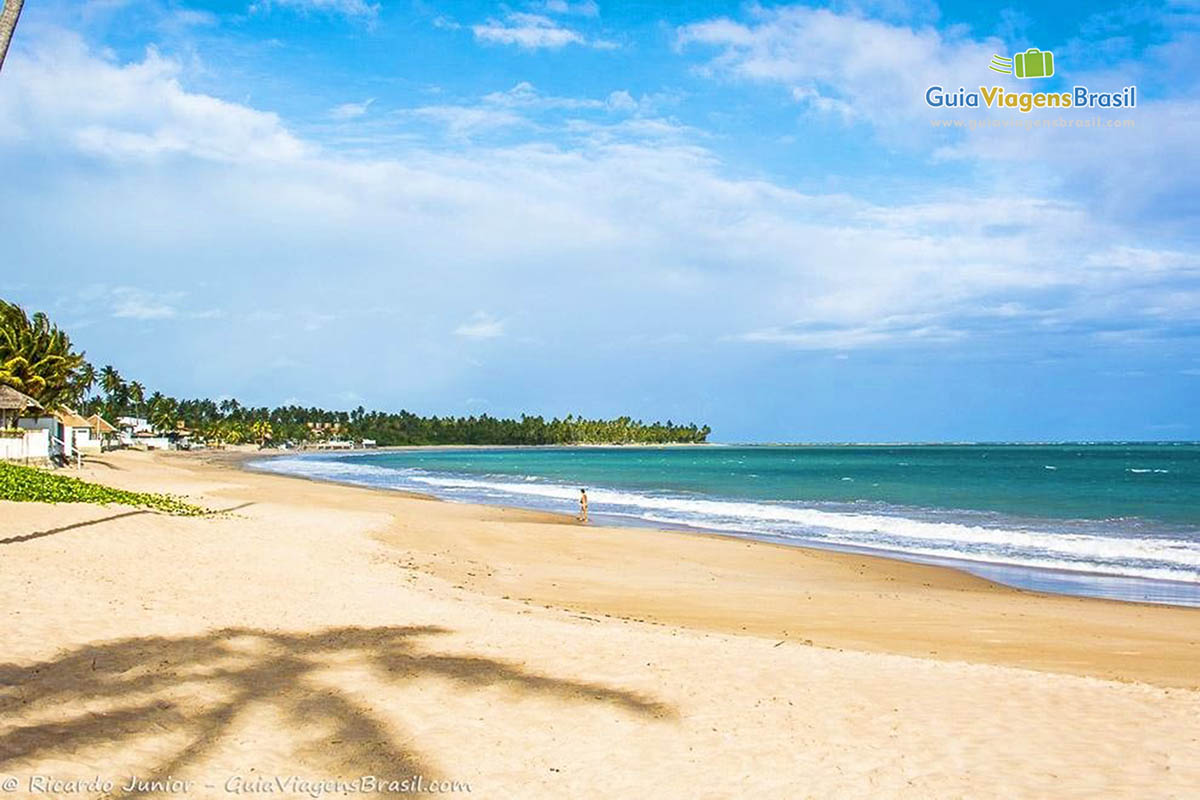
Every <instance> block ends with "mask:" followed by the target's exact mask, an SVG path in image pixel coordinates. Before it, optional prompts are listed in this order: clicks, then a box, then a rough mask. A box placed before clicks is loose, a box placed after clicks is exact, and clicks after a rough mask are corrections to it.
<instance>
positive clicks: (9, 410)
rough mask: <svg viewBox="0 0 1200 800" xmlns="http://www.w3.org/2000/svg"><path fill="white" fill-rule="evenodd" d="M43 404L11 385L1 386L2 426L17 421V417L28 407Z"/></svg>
mask: <svg viewBox="0 0 1200 800" xmlns="http://www.w3.org/2000/svg"><path fill="white" fill-rule="evenodd" d="M41 407H42V404H41V403H39V402H38V401H37V400H34V399H33V398H32V397H30V396H29V395H27V394H23V393H21V392H18V391H17V390H16V389H14V388H12V387H11V386H0V428H8V427H10V426H12V425H13V424H15V423H16V420H17V417H19V416H21V414H22V413H23V412H24V411H25V409H27V408H37V409H40V408H41Z"/></svg>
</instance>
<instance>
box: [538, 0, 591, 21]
mask: <svg viewBox="0 0 1200 800" xmlns="http://www.w3.org/2000/svg"><path fill="white" fill-rule="evenodd" d="M541 7H542V9H543V10H544V11H546V12H548V13H550V14H577V15H579V16H581V17H598V16H600V6H598V5H597V4H596V0H580V2H574V3H573V2H570V0H545V2H544V3H542V6H541Z"/></svg>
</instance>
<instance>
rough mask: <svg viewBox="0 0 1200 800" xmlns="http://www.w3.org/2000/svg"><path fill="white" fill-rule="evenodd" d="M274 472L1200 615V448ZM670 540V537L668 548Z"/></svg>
mask: <svg viewBox="0 0 1200 800" xmlns="http://www.w3.org/2000/svg"><path fill="white" fill-rule="evenodd" d="M254 466H255V467H256V468H259V469H267V470H270V471H277V472H284V473H288V474H295V475H303V476H307V477H313V478H321V479H328V480H335V481H342V482H347V483H355V484H361V485H370V486H378V487H386V488H395V489H405V490H412V491H420V492H424V493H427V494H433V495H436V496H439V497H443V498H446V499H450V500H461V501H468V502H483V503H492V504H498V505H510V506H519V507H525V508H535V509H544V510H553V511H560V512H570V513H574V511H575V510H576V504H577V501H578V496H579V492H578V490H579V488H580V487H587V489H588V495H589V499H590V502H591V511H592V514H593V517H594V518H596V519H597V521H599V522H602V523H603V522H611V523H620V524H643V525H654V526H658V527H664V528H667V529H680V528H692V529H702V530H711V531H721V532H726V533H733V534H736V535H742V536H747V537H751V538H757V539H764V540H768V541H774V542H780V543H785V544H795V545H803V546H815V547H826V548H832V549H839V550H851V551H856V552H870V553H873V554H877V555H884V556H891V557H895V558H903V559H906V560H914V561H922V562H932V563H943V564H949V565H952V566H957V567H959V568H963V569H967V570H969V571H971V572H974V573H976V574H980V575H983V576H985V577H989V578H992V579H994V580H998V581H1000V582H1003V583H1008V584H1011V585H1015V586H1019V587H1024V588H1033V589H1040V590H1046V591H1057V592H1065V593H1071V594H1084V595H1095V596H1104V597H1114V598H1119V599H1127V600H1144V601H1152V602H1171V603H1180V604H1186V605H1200V445H1197V444H1184V443H1158V444H1059V445H978V444H973V445H911V446H890V445H862V446H859V445H844V446H816V445H806V446H782V445H780V446H774V445H763V446H722V445H714V446H699V447H661V448H657V447H619V448H617V447H606V448H589V447H570V448H496V449H482V448H481V449H450V450H403V451H381V452H355V453H339V454H312V455H298V456H284V457H280V458H271V459H263V460H260V461H257V462H255V464H254ZM664 535H669V534H664Z"/></svg>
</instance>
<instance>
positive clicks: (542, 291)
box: [0, 40, 1200, 383]
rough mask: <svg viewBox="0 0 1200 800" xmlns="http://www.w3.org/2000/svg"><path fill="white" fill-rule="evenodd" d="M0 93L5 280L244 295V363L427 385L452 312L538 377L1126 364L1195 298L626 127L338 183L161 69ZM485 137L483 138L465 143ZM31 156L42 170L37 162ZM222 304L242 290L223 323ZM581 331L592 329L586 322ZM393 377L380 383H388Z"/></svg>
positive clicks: (513, 112)
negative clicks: (374, 368) (269, 356)
mask: <svg viewBox="0 0 1200 800" xmlns="http://www.w3.org/2000/svg"><path fill="white" fill-rule="evenodd" d="M64 41H65V44H64ZM10 68H11V69H12V73H11V76H10V77H12V78H13V79H12V80H9V81H5V82H3V83H0V142H3V144H4V146H3V147H0V166H3V168H4V169H5V171H6V174H9V175H12V176H14V177H13V178H12V180H10V181H7V182H6V183H5V186H7V187H8V188H7V189H4V188H2V187H0V192H8V193H9V194H10V196H3V195H0V201H3V204H4V207H5V208H6V209H7V210H8V211H6V213H7V214H8V215H9V230H10V231H12V232H13V234H12V236H11V237H10V239H9V241H8V242H7V245H6V246H7V247H8V248H9V254H8V256H7V258H9V260H10V261H11V262H12V263H13V264H16V265H17V266H18V267H20V266H21V265H28V264H32V263H34V260H35V258H36V254H38V253H44V252H47V251H48V250H49V249H53V250H54V251H55V252H56V253H58V254H59V256H58V258H59V259H60V260H61V262H62V263H64V264H82V263H92V261H93V260H94V259H95V257H96V254H97V253H101V254H119V256H117V255H111V256H109V257H106V258H105V263H104V267H105V271H106V273H107V274H110V275H111V276H112V279H113V281H114V282H118V283H119V284H120V285H126V286H138V285H153V284H152V283H149V284H148V282H149V281H152V280H153V279H154V276H155V275H159V274H161V270H163V269H165V268H169V269H171V270H173V271H177V272H178V274H187V275H189V276H202V277H203V278H204V280H205V281H207V284H206V285H204V286H201V285H197V286H195V287H189V297H194V298H195V300H196V302H195V304H194V305H196V306H197V307H201V308H203V307H214V306H216V305H218V304H223V303H224V302H226V301H230V302H240V301H239V299H238V298H243V299H246V302H250V301H251V300H253V299H254V298H256V297H257V296H258V295H257V293H256V291H255V289H254V288H253V287H252V286H249V285H247V282H248V281H250V282H252V281H259V282H260V283H261V284H262V287H263V288H264V289H265V288H267V287H269V292H264V296H269V297H270V298H271V302H272V303H277V304H278V305H279V307H281V308H285V309H289V313H286V314H283V315H282V316H281V317H280V318H279V319H278V320H277V321H276V322H274V323H272V324H271V326H270V327H269V328H268V329H266V330H265V331H264V332H261V333H260V334H259V335H266V336H277V337H280V341H281V342H286V343H287V344H288V345H289V346H293V345H294V346H297V347H299V346H303V345H305V343H307V342H310V341H311V345H310V346H311V347H314V348H320V347H335V346H338V341H339V340H337V339H322V340H318V339H316V338H313V339H311V340H309V339H306V338H305V337H309V336H311V337H317V336H318V335H321V336H326V337H343V336H348V335H349V334H348V333H347V332H346V331H345V330H342V328H341V326H322V325H315V324H314V323H313V320H314V319H324V318H325V316H324V315H328V314H330V313H332V312H331V309H348V310H351V311H352V312H353V313H354V315H355V318H356V319H357V320H359V322H358V323H356V326H368V327H369V326H372V325H375V326H378V331H379V333H380V335H381V336H383V337H384V339H385V340H386V339H389V338H390V337H404V339H405V341H406V342H408V343H410V344H411V347H406V352H409V351H411V352H412V353H413V354H414V355H412V356H411V357H412V358H424V359H426V360H431V361H434V362H436V364H437V366H436V367H430V368H426V367H425V366H422V367H421V370H420V371H419V374H422V375H428V376H429V377H428V380H429V381H430V382H432V383H436V382H437V381H438V380H441V379H442V378H439V375H442V374H443V372H449V371H452V370H453V369H454V368H455V364H456V362H455V361H454V359H453V357H451V356H449V355H446V354H445V352H444V351H443V350H441V349H439V348H442V347H444V345H443V344H442V343H441V342H442V340H444V339H445V338H446V337H445V324H446V323H445V319H447V315H451V314H454V315H460V314H461V313H462V311H461V310H462V309H463V308H464V307H465V308H497V307H520V308H522V309H528V312H527V313H528V314H529V318H528V320H527V322H528V327H529V328H530V329H534V330H537V331H539V335H540V336H542V337H543V338H544V340H546V341H547V342H548V344H546V345H545V346H544V347H545V348H546V349H549V350H553V349H555V348H574V347H576V346H578V345H579V344H580V343H589V342H590V343H596V342H610V341H617V340H618V337H617V334H618V333H619V334H620V336H626V337H627V336H629V335H634V334H641V335H644V336H647V337H653V336H656V335H658V334H659V333H661V331H663V330H670V331H677V332H681V333H683V334H685V335H686V336H687V340H688V342H690V343H700V344H697V345H696V346H703V344H704V343H709V344H711V343H714V342H718V341H723V342H726V343H729V344H730V345H733V346H743V347H752V346H785V347H793V348H801V349H825V350H833V351H837V352H844V351H848V350H854V349H865V348H879V347H886V346H888V345H889V344H893V343H910V344H919V345H921V346H925V347H946V346H952V345H956V344H959V343H963V342H970V341H972V340H973V339H974V338H975V337H978V336H981V335H983V336H985V337H986V338H987V339H988V340H989V341H994V340H996V339H998V338H1002V337H1005V336H1023V337H1033V338H1040V337H1047V336H1051V337H1053V336H1058V337H1074V338H1076V339H1078V338H1088V337H1096V336H1103V335H1105V333H1106V332H1111V331H1112V330H1113V328H1114V326H1117V327H1119V328H1121V329H1122V330H1130V331H1138V332H1139V333H1138V335H1139V336H1140V337H1141V338H1142V340H1144V341H1145V340H1152V339H1154V337H1162V338H1169V337H1171V336H1176V337H1177V336H1178V335H1179V334H1180V331H1181V330H1186V325H1187V324H1188V323H1187V320H1188V319H1194V313H1195V308H1196V305H1195V303H1196V297H1197V294H1198V293H1200V277H1198V267H1197V263H1196V258H1195V257H1194V256H1192V255H1191V254H1190V253H1189V252H1188V251H1187V249H1186V248H1183V247H1179V246H1173V245H1172V244H1171V243H1170V242H1168V241H1160V240H1158V239H1156V238H1155V237H1154V236H1152V235H1149V234H1141V235H1134V234H1131V233H1129V232H1128V231H1127V230H1126V229H1124V228H1122V227H1120V226H1116V225H1113V224H1111V223H1108V222H1105V221H1104V220H1100V219H1097V218H1096V217H1095V216H1094V215H1093V214H1092V213H1091V212H1090V211H1089V210H1088V208H1087V207H1086V205H1085V204H1082V203H1079V202H1075V201H1072V200H1070V199H1069V198H1059V197H1052V196H1051V197H1047V196H1041V195H1039V194H1038V193H1036V192H1030V191H1029V190H1028V189H1027V187H1019V188H1018V189H1014V190H1012V191H1005V190H1004V189H1003V187H999V188H997V189H996V190H994V191H993V192H992V193H982V192H978V191H976V190H973V189H971V188H969V187H967V188H963V189H962V190H945V191H943V193H942V194H940V195H939V196H937V197H933V198H921V199H913V200H905V201H899V202H882V201H879V200H868V199H865V198H861V197H854V196H850V195H844V194H820V193H805V192H801V191H797V190H796V189H794V188H791V187H788V186H785V185H782V184H779V183H776V182H772V181H770V180H767V179H765V178H743V177H738V176H737V175H734V174H730V169H729V167H728V166H727V165H726V164H725V163H723V162H722V160H721V159H720V158H719V157H718V156H717V155H716V154H715V153H714V152H712V151H711V150H709V149H706V148H705V147H703V146H701V145H699V144H697V143H696V141H695V138H694V137H690V136H689V135H688V132H687V130H686V129H681V128H678V127H672V126H670V125H669V124H667V123H663V122H661V121H657V120H640V119H623V120H621V121H620V122H617V123H614V124H611V125H608V126H607V127H606V126H605V125H604V123H602V122H592V123H590V125H591V127H590V128H589V129H588V133H589V135H587V136H583V137H576V138H572V139H570V140H569V142H570V143H569V144H568V143H564V141H563V140H559V141H558V142H557V143H552V142H550V141H547V140H545V139H541V138H537V137H536V136H535V137H534V138H532V139H530V140H528V141H525V142H523V143H517V144H507V145H504V146H494V145H493V146H483V145H478V144H473V143H472V142H471V141H466V142H464V143H463V144H462V146H460V147H457V148H455V149H454V150H452V151H448V150H445V149H442V148H439V147H437V146H434V145H436V144H437V143H440V142H441V141H442V136H441V135H439V136H437V137H431V139H430V143H429V144H422V143H421V142H420V140H419V139H418V140H416V141H415V142H414V143H410V144H408V145H406V146H404V147H397V148H393V149H392V150H390V151H389V152H388V153H387V154H386V155H374V156H363V155H354V156H351V155H348V154H345V153H336V152H329V151H328V150H326V149H325V148H322V147H318V146H316V145H314V144H312V143H309V142H306V141H304V140H303V139H301V138H300V137H299V136H297V135H296V134H294V133H293V132H292V131H290V130H289V129H288V128H287V127H286V125H284V124H283V123H282V121H281V120H280V119H279V118H278V117H277V116H276V115H274V114H272V113H270V112H265V111H261V110H258V109H254V108H251V107H249V106H246V105H240V104H236V103H231V102H228V101H223V100H218V99H216V98H213V97H210V96H207V95H204V94H201V93H198V92H194V91H189V90H188V89H186V88H185V87H184V86H183V85H182V83H181V78H180V75H179V72H178V70H177V68H176V67H174V66H172V64H171V62H170V60H169V59H165V58H163V57H162V56H160V55H158V54H155V53H150V54H147V55H146V56H145V57H144V58H143V59H141V60H139V61H134V62H131V63H127V64H120V63H116V62H114V61H111V60H108V59H106V58H103V57H100V56H99V55H97V54H95V53H90V52H88V51H86V49H85V48H83V47H82V46H81V45H79V43H78V42H73V43H72V42H71V41H70V40H59V41H58V43H57V44H54V45H53V46H50V47H49V49H48V51H45V52H35V53H34V54H33V55H32V56H29V55H25V54H23V53H18V54H16V55H15V56H13V57H12V61H11V62H10V64H8V65H6V74H9V73H8V72H7V70H8V69H10ZM17 76H19V79H17ZM503 95H504V96H503V97H501V98H497V99H494V100H493V101H489V102H488V103H485V104H482V105H481V107H480V108H479V109H462V108H455V107H428V108H425V109H417V110H415V111H414V112H412V113H411V114H409V115H407V116H405V117H403V119H404V120H411V119H426V120H433V121H437V122H439V124H447V125H451V126H454V125H457V126H458V128H457V129H458V130H459V131H464V132H465V131H469V130H471V129H472V126H475V127H476V128H478V126H487V125H509V126H521V125H524V124H525V123H524V122H523V121H524V120H525V119H526V118H525V117H524V116H522V114H521V113H520V112H521V110H522V108H523V107H525V106H526V105H528V104H531V103H532V104H537V103H542V102H546V98H543V97H542V96H541V95H540V94H539V93H537V92H536V90H535V89H534V88H533V87H532V86H527V85H522V84H518V85H517V86H515V87H514V88H513V89H512V90H511V91H510V92H506V93H503ZM603 102H606V103H607V102H608V101H603ZM618 104H620V103H618ZM481 109H482V110H483V111H488V112H490V114H491V115H492V116H490V117H489V116H486V115H485V116H482V117H472V116H471V114H477V113H478V112H479V111H480V110H481ZM638 126H641V128H644V127H645V126H651V127H654V126H658V127H660V128H661V127H663V126H665V127H666V128H668V129H669V130H670V135H649V134H648V133H647V132H646V131H644V130H642V129H641V128H639V127H638ZM531 130H534V132H535V134H536V129H534V128H531ZM87 131H105V132H110V133H108V134H106V136H107V138H104V137H101V138H100V139H96V138H89V136H87V135H83V133H81V132H84V133H86V132H87ZM127 141H133V142H137V143H138V146H136V147H134V146H130V145H129V144H127ZM48 148H53V149H54V150H53V152H54V158H53V159H49V160H48V159H46V158H44V157H42V158H37V159H34V158H31V157H30V154H31V153H34V154H36V153H43V154H44V153H46V152H49V150H48ZM79 155H82V156H85V157H86V158H87V159H90V161H88V162H87V166H86V167H80V166H79V159H78V158H76V156H79ZM166 156H169V158H165V157H166ZM164 159H165V160H164ZM47 164H52V165H53V169H47V168H46V166H45V165H47ZM31 165H36V166H31ZM18 186H19V187H21V188H20V190H19V196H11V193H12V192H15V191H17V189H16V188H15V187H18ZM51 208H52V209H53V213H48V209H51ZM31 254H34V255H31ZM330 270H336V272H337V275H338V281H337V282H336V284H331V283H330V282H329V281H328V276H329V272H330ZM231 282H232V283H231ZM227 285H238V286H239V287H241V288H239V292H238V298H229V297H228V292H227V291H226V290H224V289H222V288H220V287H223V286H227ZM253 303H254V305H255V306H257V304H258V303H257V300H253ZM580 303H583V304H585V305H586V307H587V308H588V309H591V310H601V311H602V312H603V313H586V314H585V313H579V310H578V309H579V305H580ZM114 308H115V309H116V310H117V311H118V312H119V313H120V314H121V315H122V316H123V317H125V318H141V319H152V318H160V319H166V318H169V317H170V316H171V315H172V314H174V315H177V316H178V315H181V314H182V313H183V312H182V311H180V309H179V308H178V299H177V298H164V297H157V296H142V295H138V294H135V293H130V294H128V295H125V296H122V297H119V298H117V299H116V301H115V304H114ZM293 308H301V309H302V308H308V309H310V313H308V314H307V315H306V314H302V313H291V312H290V309H293ZM234 310H236V309H234ZM250 310H252V309H251V308H243V309H242V311H243V314H234V313H232V311H233V310H231V313H230V315H229V318H230V323H229V328H230V331H231V332H230V333H229V335H233V334H234V333H236V331H237V327H236V326H238V325H259V326H261V325H263V323H262V322H261V321H259V322H254V321H251V320H248V313H249V311H250ZM449 318H451V319H454V318H456V317H454V316H451V317H449ZM651 322H653V325H651ZM223 327H224V326H223ZM335 327H336V328H337V330H335ZM317 328H320V330H317ZM357 329H358V328H357V327H356V330H357ZM255 330H256V331H257V330H258V329H257V328H256V329H255ZM453 333H454V334H456V335H457V337H458V338H468V339H469V338H476V339H486V338H498V337H501V336H503V334H505V333H506V330H505V322H504V321H503V320H502V319H499V318H497V317H494V316H491V315H489V314H487V313H485V312H480V313H478V314H476V315H475V316H474V317H472V318H470V319H468V320H466V321H464V322H463V323H462V324H460V325H459V326H458V327H457V328H455V329H454V331H453ZM214 335H216V334H214ZM221 335H225V334H224V332H222V333H221ZM504 338H505V342H506V344H512V345H513V346H518V344H519V343H518V342H517V341H516V339H515V337H511V336H507V337H504ZM423 342H424V343H425V344H422V343H423ZM218 344H219V343H214V344H213V346H218ZM422 347H424V348H427V349H425V350H422ZM431 354H435V355H437V356H438V357H437V358H434V357H433V355H431ZM407 357H409V356H405V355H395V354H390V353H388V354H383V355H381V356H380V358H381V359H383V361H382V362H381V363H383V364H384V365H385V366H387V365H390V366H392V367H395V369H396V370H399V369H400V365H398V364H397V363H396V362H397V360H398V359H402V358H407ZM389 359H390V360H389ZM439 370H440V371H443V372H439Z"/></svg>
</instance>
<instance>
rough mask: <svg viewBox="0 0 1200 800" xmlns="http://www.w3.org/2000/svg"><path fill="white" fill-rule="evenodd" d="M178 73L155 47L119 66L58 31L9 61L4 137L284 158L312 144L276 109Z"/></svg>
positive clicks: (1, 100)
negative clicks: (189, 82)
mask: <svg viewBox="0 0 1200 800" xmlns="http://www.w3.org/2000/svg"><path fill="white" fill-rule="evenodd" d="M180 72H181V67H180V64H179V63H178V62H177V61H175V60H173V59H170V58H165V57H163V56H162V55H160V54H159V53H158V51H157V50H155V49H154V48H153V47H151V48H149V49H148V50H147V51H146V54H145V56H144V57H143V58H142V59H141V60H140V61H134V62H130V63H127V64H118V63H115V62H113V61H110V60H107V59H104V58H99V57H97V56H95V55H93V54H91V53H89V52H88V51H87V48H86V47H85V46H84V44H83V43H82V42H81V41H80V40H79V39H78V38H77V37H75V36H72V35H66V34H61V35H56V36H54V37H53V43H52V44H51V45H50V46H48V47H43V48H38V49H37V50H35V52H34V55H33V57H32V59H26V58H12V59H11V62H10V63H6V64H5V73H6V75H7V76H8V80H7V81H6V82H5V88H6V89H9V91H4V92H0V120H3V121H2V122H0V141H7V142H8V143H9V144H10V145H12V144H16V143H18V142H20V143H23V144H26V145H29V146H33V147H35V148H51V147H61V146H66V147H69V148H71V149H74V150H78V151H81V152H83V153H87V154H90V155H95V156H99V157H105V158H107V157H115V158H128V159H141V160H144V159H155V158H162V157H170V156H173V155H190V156H199V157H201V158H205V159H212V160H220V161H250V160H258V161H261V160H278V161H285V160H289V159H294V158H297V157H299V156H301V155H303V154H304V152H305V150H306V145H305V144H303V143H302V142H301V141H300V140H299V139H298V138H297V137H295V136H294V135H292V134H291V133H290V132H289V131H288V130H287V129H286V128H285V127H284V125H283V124H282V122H281V121H280V119H279V117H278V115H276V114H274V113H272V112H267V111H258V110H256V109H253V108H249V107H247V106H244V105H240V104H237V103H231V102H228V101H225V100H220V99H218V98H215V97H212V96H209V95H204V94H197V93H193V92H188V91H186V90H184V89H183V88H182V86H181V85H180V82H179V75H180Z"/></svg>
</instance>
